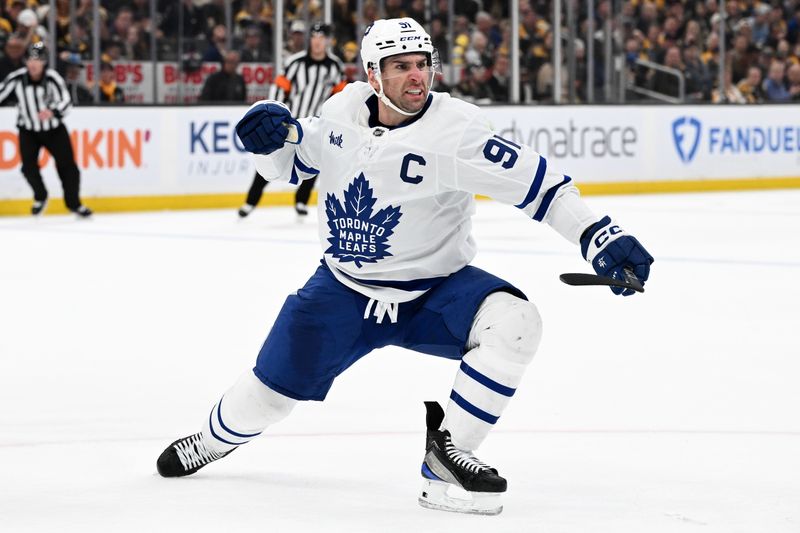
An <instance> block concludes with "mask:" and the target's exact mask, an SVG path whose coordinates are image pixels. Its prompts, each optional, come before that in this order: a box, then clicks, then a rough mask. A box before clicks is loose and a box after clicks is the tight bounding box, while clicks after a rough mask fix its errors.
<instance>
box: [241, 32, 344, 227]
mask: <svg viewBox="0 0 800 533" xmlns="http://www.w3.org/2000/svg"><path fill="white" fill-rule="evenodd" d="M330 35H331V28H330V26H328V25H327V24H322V23H320V22H317V23H315V24H314V25H313V26H311V32H310V37H309V43H308V50H306V51H303V52H298V53H296V54H294V55H291V56H289V57H288V58H287V59H286V62H285V66H284V74H283V75H281V76H278V77H277V78H276V79H275V83H274V84H273V86H272V88H271V89H270V95H269V99H270V100H277V101H279V102H283V103H284V104H286V105H287V106H288V107H289V109H290V110H291V111H292V116H293V117H295V118H303V117H310V116H313V115H318V114H319V112H320V109H321V108H322V104H323V103H324V102H325V100H327V99H328V98H329V97H330V96H331V95H332V94H335V93H338V92H339V91H341V90H342V89H343V88H344V86H345V85H346V84H347V80H346V79H345V74H344V64H343V63H342V61H341V60H340V59H339V58H338V57H336V56H335V55H334V54H333V53H332V52H331V51H330V49H329V46H330ZM266 178H270V176H267V177H266ZM315 181H316V178H312V179H309V180H305V181H303V182H302V183H301V184H300V187H299V188H298V189H297V192H296V194H295V206H294V208H295V211H297V214H298V215H300V216H305V215H307V214H308V199H309V198H310V197H311V189H313V188H314V182H315ZM266 186H267V182H266V180H265V178H264V177H262V176H261V175H260V174H258V172H256V175H255V176H254V177H253V183H252V185H250V190H249V191H248V193H247V200H245V204H244V205H242V207H240V208H239V216H240V217H246V216H247V215H249V214H250V213H251V212H252V211H253V209H255V207H256V205H257V204H258V201H259V200H261V195H262V193H263V192H264V187H266Z"/></svg>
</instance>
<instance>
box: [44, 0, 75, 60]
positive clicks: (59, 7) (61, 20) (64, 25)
mask: <svg viewBox="0 0 800 533" xmlns="http://www.w3.org/2000/svg"><path fill="white" fill-rule="evenodd" d="M44 3H47V4H48V5H41V4H44ZM39 4H40V7H39V8H38V9H36V16H37V18H38V19H39V20H40V21H41V22H40V23H41V24H42V25H43V26H45V27H47V28H49V27H50V22H49V21H50V18H49V17H50V5H49V2H39ZM69 21H70V16H69V0H56V43H57V47H58V49H59V50H60V49H62V48H64V46H65V42H64V38H65V37H66V36H67V34H68V33H69Z"/></svg>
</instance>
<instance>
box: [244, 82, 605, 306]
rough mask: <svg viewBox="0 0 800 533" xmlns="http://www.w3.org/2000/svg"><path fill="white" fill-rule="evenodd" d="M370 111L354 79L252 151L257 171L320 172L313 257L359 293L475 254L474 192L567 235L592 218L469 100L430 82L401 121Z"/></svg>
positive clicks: (428, 280)
mask: <svg viewBox="0 0 800 533" xmlns="http://www.w3.org/2000/svg"><path fill="white" fill-rule="evenodd" d="M377 117H378V101H377V97H376V96H375V95H374V93H373V92H372V89H371V88H370V86H369V85H368V84H366V83H363V82H356V83H353V84H350V85H348V86H347V88H346V89H345V90H344V91H342V92H341V93H339V94H336V95H334V96H333V97H331V98H330V99H329V100H328V101H327V102H326V103H325V104H324V106H323V107H322V112H321V114H320V116H319V117H313V118H307V119H301V120H300V123H301V125H302V128H303V137H302V140H301V142H300V144H299V145H292V144H286V145H285V146H284V147H283V148H281V149H280V150H277V151H276V152H273V153H272V154H270V155H256V156H255V159H256V169H257V170H258V172H259V173H260V174H261V175H262V176H281V177H282V178H280V179H288V180H289V181H290V182H292V183H298V182H299V181H300V180H302V179H307V178H310V177H312V176H314V175H319V180H318V181H317V184H318V187H319V191H318V199H319V201H318V214H319V238H320V242H321V244H322V247H323V253H324V260H325V262H326V264H327V265H328V267H329V268H330V269H331V271H332V272H333V274H334V276H336V278H337V279H338V280H339V281H340V282H341V283H343V284H345V285H347V286H348V287H350V288H352V289H354V290H356V291H358V292H360V293H362V294H364V295H366V296H368V297H369V298H373V299H376V300H379V301H384V302H404V301H409V300H412V299H414V298H416V297H418V296H419V295H421V294H423V293H424V292H425V291H426V290H428V289H429V288H431V287H433V286H435V285H436V284H437V283H438V282H439V281H441V280H442V279H443V278H444V277H446V276H448V275H449V274H452V273H453V272H456V271H458V270H459V269H461V268H463V267H464V266H466V265H467V264H468V263H469V262H470V261H471V260H472V259H473V257H474V256H475V253H476V249H475V243H474V241H473V239H472V236H471V235H470V232H471V216H472V214H473V213H474V202H475V200H474V195H475V194H481V195H486V196H489V197H491V198H493V199H495V200H497V201H500V202H503V203H507V204H511V205H513V206H516V207H517V208H519V209H521V210H522V211H524V212H525V213H526V214H527V215H528V216H530V217H531V218H533V219H535V220H537V221H547V222H549V223H550V224H551V225H552V226H554V227H555V228H556V230H557V231H559V233H561V234H562V235H564V236H565V237H567V238H568V239H570V240H571V241H573V242H577V241H578V238H579V235H580V231H581V230H582V229H583V228H586V227H587V226H589V225H590V224H591V223H592V222H594V221H596V220H597V219H598V218H599V217H596V216H595V215H594V214H593V213H592V212H591V211H589V210H588V208H586V207H585V204H583V202H582V201H581V200H580V199H579V198H578V194H577V189H576V188H575V187H574V186H573V184H572V183H571V181H572V180H571V178H570V177H569V176H564V175H562V174H557V173H554V172H550V171H549V170H548V168H547V162H546V161H545V158H544V157H541V156H540V155H539V154H538V153H536V152H535V151H534V150H532V149H531V148H529V147H527V146H522V145H520V144H517V143H514V142H511V141H509V140H507V139H503V138H501V137H499V136H497V135H496V134H495V132H494V131H492V129H491V127H490V126H489V123H488V120H487V119H486V118H485V116H484V115H483V113H482V111H481V110H480V109H479V108H478V107H476V106H474V105H472V104H468V103H466V102H463V101H461V100H457V99H454V98H451V97H450V96H449V95H448V94H444V93H436V92H431V93H430V95H429V97H428V101H427V103H426V105H425V108H424V109H423V111H422V112H421V113H419V114H418V115H416V116H415V117H414V118H412V119H410V120H409V121H407V122H406V123H404V124H403V125H401V126H398V127H394V128H387V127H385V126H382V125H381V124H380V123H379V122H378V120H377ZM566 198H569V199H568V200H565V199H566ZM557 204H562V205H563V206H564V207H563V208H561V209H559V208H558V207H557Z"/></svg>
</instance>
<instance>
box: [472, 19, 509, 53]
mask: <svg viewBox="0 0 800 533" xmlns="http://www.w3.org/2000/svg"><path fill="white" fill-rule="evenodd" d="M475 29H476V30H478V31H479V32H481V33H482V34H483V35H484V37H486V40H487V41H488V48H489V50H490V51H492V52H494V50H496V49H497V47H498V46H500V43H502V42H503V35H502V34H501V33H500V29H499V28H498V27H497V25H496V24H495V22H494V17H492V15H490V14H489V13H487V12H486V11H478V14H477V15H475Z"/></svg>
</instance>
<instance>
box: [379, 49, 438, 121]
mask: <svg viewBox="0 0 800 533" xmlns="http://www.w3.org/2000/svg"><path fill="white" fill-rule="evenodd" d="M430 79H431V66H430V65H429V64H428V56H426V55H425V54H403V55H399V56H391V57H387V58H386V59H385V60H384V62H383V66H382V68H381V81H382V82H383V92H384V94H386V96H387V97H389V100H391V101H392V103H394V105H396V106H397V107H399V108H400V109H402V110H403V111H405V112H407V113H416V112H417V111H419V110H420V109H422V107H423V106H424V105H425V101H426V100H427V98H428V91H429V90H430Z"/></svg>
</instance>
